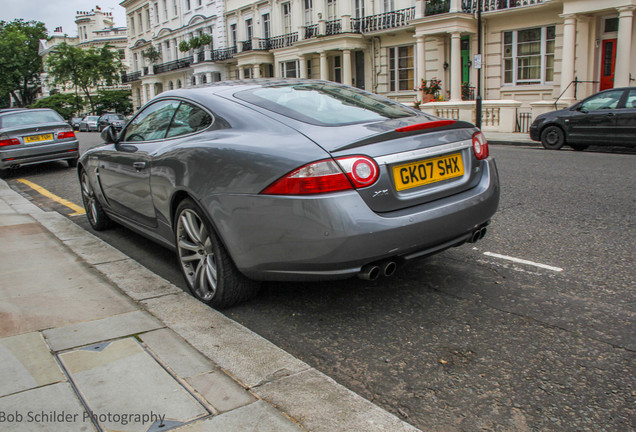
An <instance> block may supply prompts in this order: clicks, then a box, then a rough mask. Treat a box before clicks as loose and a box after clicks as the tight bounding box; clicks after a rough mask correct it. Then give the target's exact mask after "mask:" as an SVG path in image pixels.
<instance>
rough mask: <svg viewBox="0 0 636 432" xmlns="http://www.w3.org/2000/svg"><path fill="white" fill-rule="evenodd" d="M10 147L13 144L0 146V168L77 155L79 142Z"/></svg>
mask: <svg viewBox="0 0 636 432" xmlns="http://www.w3.org/2000/svg"><path fill="white" fill-rule="evenodd" d="M11 147H13V146H7V147H4V148H0V169H1V168H11V167H19V166H24V165H32V164H37V163H42V162H51V161H56V160H65V159H77V158H78V157H79V142H78V141H77V140H72V141H64V142H58V143H51V144H42V145H38V146H25V145H19V146H15V147H14V148H11Z"/></svg>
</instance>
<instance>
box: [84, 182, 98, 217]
mask: <svg viewBox="0 0 636 432" xmlns="http://www.w3.org/2000/svg"><path fill="white" fill-rule="evenodd" d="M82 199H83V200H84V208H85V209H86V214H87V216H88V219H89V220H90V222H91V225H93V226H95V225H97V223H98V220H97V217H98V216H97V213H98V209H97V201H96V199H95V193H94V192H93V188H92V187H91V185H90V183H89V181H88V175H87V174H86V172H82Z"/></svg>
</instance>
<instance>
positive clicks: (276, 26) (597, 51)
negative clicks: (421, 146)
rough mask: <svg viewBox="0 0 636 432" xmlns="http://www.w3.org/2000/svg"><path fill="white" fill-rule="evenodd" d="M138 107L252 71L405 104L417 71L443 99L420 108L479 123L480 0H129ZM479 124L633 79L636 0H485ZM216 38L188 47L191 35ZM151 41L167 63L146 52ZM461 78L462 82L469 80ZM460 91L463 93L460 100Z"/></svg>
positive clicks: (501, 125)
mask: <svg viewBox="0 0 636 432" xmlns="http://www.w3.org/2000/svg"><path fill="white" fill-rule="evenodd" d="M121 5H122V6H123V7H125V8H126V11H127V15H128V20H129V22H128V28H129V47H130V49H131V51H132V57H133V59H132V60H131V68H132V69H131V73H129V74H127V75H126V76H125V80H126V81H127V82H128V83H131V84H132V87H133V99H134V101H135V106H137V107H139V106H141V105H142V104H143V103H145V102H147V101H148V100H149V99H150V98H151V97H153V96H154V95H156V94H158V93H159V92H161V91H163V90H166V89H169V88H176V87H187V86H192V85H196V84H201V83H206V82H212V81H217V80H220V79H245V78H256V77H303V78H320V79H328V80H332V81H338V82H343V83H346V84H350V85H353V86H356V87H360V88H363V89H366V90H369V91H372V92H375V93H378V94H381V95H385V96H388V97H390V98H392V99H395V100H398V101H400V102H404V103H413V102H414V100H415V99H418V100H420V99H421V98H422V97H423V94H422V93H421V92H417V91H415V90H414V88H416V87H419V85H420V82H421V79H425V80H426V82H427V83H429V82H430V80H431V79H434V78H435V79H439V80H441V82H440V86H441V91H440V93H439V94H440V95H441V98H442V99H443V101H435V102H430V103H425V104H423V105H422V109H423V110H425V111H428V112H432V113H436V114H439V115H442V116H445V117H454V118H463V119H467V120H471V121H474V120H475V118H474V105H475V104H474V102H472V99H473V98H474V93H475V87H476V84H477V75H478V73H477V69H476V66H477V64H476V62H479V59H476V58H475V54H477V52H478V47H477V18H476V10H477V6H478V0H415V1H414V0H382V1H379V0H269V1H253V0H226V1H225V2H223V1H221V0H212V1H208V0H126V1H123V2H122V3H121ZM481 8H482V11H483V13H482V23H483V30H482V35H483V44H482V49H481V51H482V53H483V55H482V57H481V68H482V69H481V70H482V97H483V99H484V112H483V117H482V120H483V123H482V125H483V128H484V129H485V130H498V131H506V132H511V131H514V130H522V131H523V130H524V129H525V128H527V125H528V122H529V120H531V119H532V118H533V117H534V116H536V114H538V113H540V112H543V111H546V110H550V109H554V106H555V101H557V100H558V102H557V103H556V105H558V106H565V105H567V104H570V103H572V102H574V101H575V100H577V99H578V100H580V99H581V98H583V97H586V96H589V95H590V94H592V93H594V92H596V91H599V90H603V89H607V88H612V87H621V86H629V85H630V84H631V83H632V82H633V78H632V76H634V77H635V78H636V73H635V68H634V66H635V60H636V55H635V53H634V50H635V49H636V43H634V25H633V15H634V9H635V8H636V0H481ZM202 33H206V34H209V35H211V36H212V42H211V43H210V44H208V45H206V46H204V47H201V48H199V49H197V50H196V52H194V51H192V50H190V51H189V52H181V51H179V49H178V45H179V43H180V42H181V41H183V40H188V39H189V38H191V37H193V36H198V35H200V34H202ZM150 45H153V46H155V47H156V48H157V49H159V50H160V51H161V53H162V58H161V60H160V61H158V62H155V64H148V62H147V61H145V60H144V58H143V56H142V54H141V52H142V51H143V50H144V49H147V47H148V46H150ZM463 83H464V84H463ZM462 99H464V100H462Z"/></svg>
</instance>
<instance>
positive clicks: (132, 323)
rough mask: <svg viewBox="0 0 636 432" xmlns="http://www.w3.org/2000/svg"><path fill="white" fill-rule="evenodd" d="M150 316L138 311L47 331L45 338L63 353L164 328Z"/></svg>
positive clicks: (55, 349)
mask: <svg viewBox="0 0 636 432" xmlns="http://www.w3.org/2000/svg"><path fill="white" fill-rule="evenodd" d="M163 326H164V325H163V323H161V322H160V321H159V320H157V319H155V318H154V317H152V316H151V315H150V314H148V313H146V312H144V311H140V310H136V311H133V312H128V313H123V314H120V315H113V316H110V317H107V318H102V319H98V320H93V321H88V322H83V323H77V324H73V325H69V326H64V327H59V328H55V329H50V330H45V331H44V337H45V338H46V340H47V342H48V344H49V345H50V346H51V349H52V350H53V351H56V352H57V351H63V350H67V349H69V348H75V347H79V346H83V345H89V344H94V343H96V342H102V341H107V340H112V339H117V338H121V337H124V336H130V335H134V334H137V333H143V332H147V331H151V330H156V329H158V328H162V327H163Z"/></svg>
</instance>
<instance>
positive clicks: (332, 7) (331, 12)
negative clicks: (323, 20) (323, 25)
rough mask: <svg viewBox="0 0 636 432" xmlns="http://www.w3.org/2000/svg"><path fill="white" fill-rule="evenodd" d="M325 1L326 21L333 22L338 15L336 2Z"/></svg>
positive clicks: (332, 0) (331, 0)
mask: <svg viewBox="0 0 636 432" xmlns="http://www.w3.org/2000/svg"><path fill="white" fill-rule="evenodd" d="M326 1H327V21H334V20H335V19H337V18H338V17H337V15H338V10H337V9H338V7H337V6H338V5H337V3H336V0H326Z"/></svg>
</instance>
